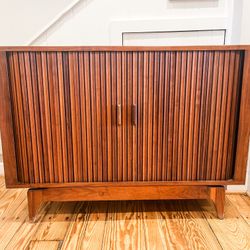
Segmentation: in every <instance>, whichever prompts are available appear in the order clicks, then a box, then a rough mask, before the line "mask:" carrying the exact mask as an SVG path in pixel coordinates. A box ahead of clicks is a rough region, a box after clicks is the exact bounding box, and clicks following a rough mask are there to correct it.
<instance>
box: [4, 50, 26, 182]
mask: <svg viewBox="0 0 250 250" xmlns="http://www.w3.org/2000/svg"><path fill="white" fill-rule="evenodd" d="M8 65H9V67H10V69H11V70H10V83H11V84H10V92H11V96H12V100H13V102H12V105H13V109H14V113H16V114H18V98H17V87H16V84H15V82H16V79H15V78H16V75H15V71H14V58H13V53H11V55H10V56H9V58H8ZM13 128H14V137H15V138H16V140H15V142H16V145H15V150H16V154H17V159H16V160H17V176H18V180H23V179H24V176H25V174H24V169H23V168H20V167H21V166H22V165H23V163H22V162H23V159H22V142H21V133H20V131H22V130H21V125H20V122H19V115H17V116H13ZM27 177H28V176H27ZM27 177H26V178H27Z"/></svg>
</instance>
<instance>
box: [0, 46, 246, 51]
mask: <svg viewBox="0 0 250 250" xmlns="http://www.w3.org/2000/svg"><path fill="white" fill-rule="evenodd" d="M194 50H201V51H206V50H250V45H219V46H218V45H217V46H0V51H19V52H22V51H194Z"/></svg>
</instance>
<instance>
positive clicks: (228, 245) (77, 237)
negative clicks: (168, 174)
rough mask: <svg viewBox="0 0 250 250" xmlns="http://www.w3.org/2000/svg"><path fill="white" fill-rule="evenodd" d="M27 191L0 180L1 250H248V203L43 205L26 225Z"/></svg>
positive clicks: (234, 197) (235, 199)
mask: <svg viewBox="0 0 250 250" xmlns="http://www.w3.org/2000/svg"><path fill="white" fill-rule="evenodd" d="M26 193H27V190H26V189H22V190H20V189H10V190H6V189H5V187H4V179H3V178H0V249H1V250H2V249H11V250H12V249H150V250H151V249H157V250H158V249H227V250H228V249H250V197H248V196H246V195H240V194H229V195H227V196H226V204H225V219H224V220H219V219H217V217H216V212H215V210H214V207H213V205H212V203H209V202H208V201H203V200H202V201H136V202H134V201H133V202H132V201H121V202H120V201H119V202H68V203H48V204H45V205H44V206H43V208H42V209H41V211H40V213H39V215H38V217H37V219H36V223H31V222H29V219H28V210H27V199H26Z"/></svg>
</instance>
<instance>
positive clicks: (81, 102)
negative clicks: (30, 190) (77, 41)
mask: <svg viewBox="0 0 250 250" xmlns="http://www.w3.org/2000/svg"><path fill="white" fill-rule="evenodd" d="M7 59H8V68H9V75H10V89H11V91H10V93H11V101H12V105H13V107H12V114H13V122H14V128H15V130H14V133H15V135H14V137H15V143H16V144H15V146H16V158H17V165H18V174H19V176H18V181H19V182H20V183H66V182H98V181H104V182H106V181H114V180H117V120H116V107H117V100H116V98H117V94H116V92H117V87H116V81H117V75H116V72H115V70H116V66H115V64H116V57H115V53H111V52H88V51H86V52H9V53H8V56H7Z"/></svg>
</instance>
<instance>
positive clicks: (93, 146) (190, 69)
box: [0, 46, 250, 217]
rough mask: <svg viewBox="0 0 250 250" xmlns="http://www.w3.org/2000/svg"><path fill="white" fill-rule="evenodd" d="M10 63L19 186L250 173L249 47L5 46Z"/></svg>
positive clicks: (0, 69)
mask: <svg viewBox="0 0 250 250" xmlns="http://www.w3.org/2000/svg"><path fill="white" fill-rule="evenodd" d="M0 73H1V78H0V102H1V107H2V112H1V134H2V141H3V156H4V165H5V175H6V185H7V187H33V188H45V187H46V188H51V190H50V191H51V193H53V190H54V191H55V190H57V188H60V187H61V188H66V187H68V188H69V190H71V189H70V188H75V189H76V188H77V189H79V190H80V189H81V188H82V190H83V191H82V192H83V194H84V192H85V191H84V190H86V189H87V188H90V187H91V186H92V187H93V189H94V187H95V188H97V187H98V185H99V184H98V183H100V184H101V185H103V186H102V187H103V188H108V189H110V190H113V188H122V189H123V190H124V194H125V193H126V192H127V191H128V190H129V188H132V187H134V186H135V189H136V187H138V188H142V189H143V190H144V192H145V195H148V197H149V198H150V197H151V193H150V191H149V190H154V189H155V188H156V187H157V185H159V187H158V188H161V187H162V188H165V187H166V186H169V185H171V186H173V187H174V188H175V190H176V192H177V193H178V192H179V193H180V190H181V189H182V188H183V187H186V186H195V185H197V186H199V187H197V188H196V189H195V190H196V191H195V192H198V190H201V189H202V187H203V186H204V185H205V186H212V185H215V190H216V191H215V193H214V195H213V200H214V201H215V203H218V199H217V198H216V197H219V196H220V197H223V196H224V194H223V192H222V193H221V191H220V189H219V188H217V186H221V185H223V186H224V185H227V184H230V185H231V184H240V183H244V181H245V175H246V159H247V152H248V142H249V131H250V129H249V127H250V118H249V117H250V100H249V98H248V97H249V94H250V86H249V85H250V84H249V79H250V57H249V46H205V47H202V46H198V47H1V48H0ZM144 184H146V186H143V185H144ZM186 189H188V188H186ZM178 190H179V191H178ZM32 192H33V193H36V192H34V191H32ZM39 192H40V191H39V190H37V193H39ZM114 192H115V191H114ZM195 192H194V197H195ZM217 194H218V195H217ZM113 197H114V199H115V196H113ZM124 197H126V195H124ZM136 197H137V196H136V195H135V197H134V198H135V199H136ZM152 197H153V196H152ZM152 197H151V198H152ZM167 197H168V195H167V192H166V198H167ZM92 198H93V199H95V195H94V193H93V196H92ZM176 198H179V196H178V195H176ZM81 199H83V198H81ZM138 199H139V197H138ZM30 200H31V199H30ZM34 200H35V199H34ZM217 207H218V206H217ZM219 207H220V206H219ZM221 207H222V208H223V205H221ZM222 208H220V211H222ZM218 214H219V216H220V217H222V215H221V214H223V213H222V212H220V213H218Z"/></svg>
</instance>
